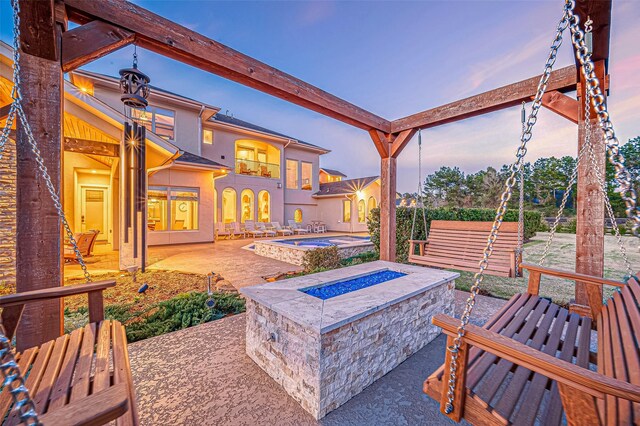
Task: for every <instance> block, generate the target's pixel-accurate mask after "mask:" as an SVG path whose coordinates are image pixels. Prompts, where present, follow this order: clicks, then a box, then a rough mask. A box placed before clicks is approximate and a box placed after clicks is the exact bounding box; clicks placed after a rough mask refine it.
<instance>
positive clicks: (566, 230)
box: [556, 219, 577, 234]
mask: <svg viewBox="0 0 640 426" xmlns="http://www.w3.org/2000/svg"><path fill="white" fill-rule="evenodd" d="M576 229H577V221H576V219H569V221H568V222H567V223H565V224H564V225H558V228H557V229H556V232H558V233H560V234H575V233H576Z"/></svg>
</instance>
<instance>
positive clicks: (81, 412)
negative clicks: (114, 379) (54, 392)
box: [39, 383, 129, 426]
mask: <svg viewBox="0 0 640 426" xmlns="http://www.w3.org/2000/svg"><path fill="white" fill-rule="evenodd" d="M128 395H129V391H128V389H127V385H126V384H124V383H118V384H117V385H114V386H111V387H110V388H108V389H105V390H102V391H100V392H97V393H95V394H93V395H90V396H87V397H85V398H83V399H79V400H77V401H75V402H72V403H71V404H68V405H65V406H64V407H62V408H59V409H57V410H54V411H51V412H49V413H47V414H45V415H44V416H40V418H39V420H40V421H41V422H42V424H43V425H44V426H48V425H56V426H77V425H83V426H93V425H96V426H97V425H104V424H106V423H108V422H110V421H112V420H115V419H117V418H118V417H120V416H122V415H123V414H124V413H126V412H127V410H128V409H129V399H128Z"/></svg>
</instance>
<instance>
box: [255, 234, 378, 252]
mask: <svg viewBox="0 0 640 426" xmlns="http://www.w3.org/2000/svg"><path fill="white" fill-rule="evenodd" d="M339 237H340V236H338V235H336V236H335V237H331V236H328V237H319V236H317V235H314V236H307V237H303V238H291V239H287V240H282V239H281V238H280V239H275V240H271V239H256V240H254V243H258V244H268V245H273V246H277V247H286V248H289V249H293V250H302V251H307V250H314V249H317V248H318V247H312V246H298V245H295V244H289V243H284V242H282V241H291V240H315V239H318V238H334V239H336V240H338V239H340V238H339ZM368 246H371V247H373V243H372V242H371V240H368V241H354V242H351V243H345V244H336V247H338V248H339V249H341V248H351V247H368ZM323 247H326V246H323Z"/></svg>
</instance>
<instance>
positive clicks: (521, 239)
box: [516, 101, 527, 269]
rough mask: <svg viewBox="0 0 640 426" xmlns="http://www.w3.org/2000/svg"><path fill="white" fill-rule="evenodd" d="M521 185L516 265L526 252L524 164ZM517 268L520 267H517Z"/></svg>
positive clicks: (523, 115)
mask: <svg viewBox="0 0 640 426" xmlns="http://www.w3.org/2000/svg"><path fill="white" fill-rule="evenodd" d="M525 105H526V104H525V102H524V101H522V110H521V116H520V122H521V123H522V133H521V134H520V135H521V137H522V135H523V134H524V132H525V131H526V130H527V127H526V123H527V121H526V120H527V109H526V107H525ZM519 180H520V181H519V182H518V183H519V185H518V192H519V194H518V247H517V248H516V265H520V264H521V263H522V261H523V253H524V164H523V165H522V167H520V175H519ZM516 269H520V268H519V267H517V268H516Z"/></svg>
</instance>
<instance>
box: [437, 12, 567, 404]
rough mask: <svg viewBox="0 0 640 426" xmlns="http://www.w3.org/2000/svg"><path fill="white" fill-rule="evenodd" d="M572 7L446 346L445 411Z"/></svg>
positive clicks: (558, 32) (557, 38) (554, 45)
mask: <svg viewBox="0 0 640 426" xmlns="http://www.w3.org/2000/svg"><path fill="white" fill-rule="evenodd" d="M573 7H574V3H573V2H572V1H567V2H566V3H565V6H564V13H563V15H562V19H561V20H560V22H559V23H558V26H557V28H556V35H555V38H554V40H553V43H552V44H551V48H550V52H549V56H548V57H547V62H546V64H545V67H544V72H543V74H542V76H541V77H540V82H539V83H538V88H537V91H536V96H535V98H534V99H533V104H532V106H531V112H530V113H529V117H528V119H527V123H526V130H525V132H523V134H522V136H521V138H520V146H519V147H518V151H517V154H516V161H515V162H514V163H513V164H512V165H511V167H510V176H509V177H508V178H507V180H506V182H505V190H504V192H503V193H502V196H501V198H500V206H499V207H498V209H497V210H496V217H495V220H494V222H493V226H492V227H491V233H490V235H489V237H488V239H487V245H486V247H485V249H484V252H483V257H482V260H481V261H480V262H479V265H478V266H479V272H477V273H476V274H475V276H474V283H473V285H472V286H471V289H470V294H469V298H468V299H467V302H466V305H465V309H464V311H463V313H462V316H461V318H460V326H459V327H458V330H457V332H458V335H457V337H456V338H455V339H454V341H453V345H451V346H449V347H448V348H447V350H448V351H449V352H451V363H450V369H449V383H448V390H447V403H446V405H445V412H446V413H452V412H453V409H454V407H453V402H454V392H455V386H456V368H457V367H456V366H457V363H458V353H459V349H460V344H461V343H462V338H463V337H464V335H465V327H466V326H467V324H468V323H469V318H470V316H471V313H472V311H473V307H474V306H475V303H476V296H477V295H478V291H479V290H480V284H481V283H482V280H483V279H484V271H485V269H487V266H488V265H489V258H490V257H491V254H492V253H493V244H494V243H495V241H496V239H497V238H498V232H499V229H500V225H501V224H502V221H503V218H504V214H505V212H506V211H507V204H508V202H509V199H510V198H511V195H512V193H513V187H514V185H515V182H516V176H517V174H518V173H519V171H520V169H521V168H522V167H523V164H524V157H525V155H526V154H527V143H528V142H529V141H530V140H531V138H532V136H533V134H532V130H533V126H534V125H535V124H536V121H537V117H538V111H539V110H540V108H541V106H542V96H543V95H544V93H545V91H546V89H547V84H548V81H549V77H550V76H551V71H552V69H553V65H554V64H555V62H556V58H557V55H558V49H559V48H560V46H561V45H562V34H563V32H564V30H566V29H567V27H568V26H569V16H571V15H570V12H571V11H572V9H573Z"/></svg>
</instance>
